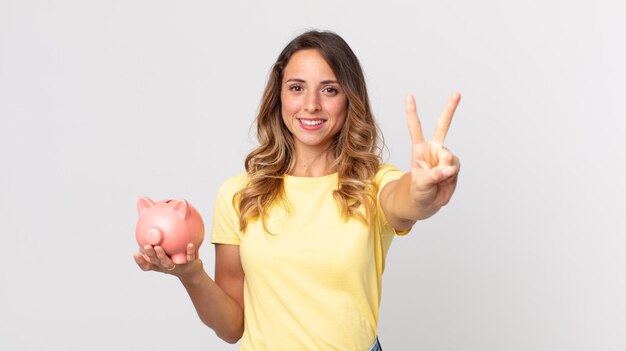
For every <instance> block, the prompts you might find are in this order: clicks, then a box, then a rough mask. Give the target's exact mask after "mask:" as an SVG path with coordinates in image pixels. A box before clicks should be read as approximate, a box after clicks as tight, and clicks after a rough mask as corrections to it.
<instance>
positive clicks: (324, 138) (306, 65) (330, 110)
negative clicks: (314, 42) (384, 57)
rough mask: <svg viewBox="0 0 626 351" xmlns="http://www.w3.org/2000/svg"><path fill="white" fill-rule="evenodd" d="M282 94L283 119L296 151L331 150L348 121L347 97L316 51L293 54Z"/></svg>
mask: <svg viewBox="0 0 626 351" xmlns="http://www.w3.org/2000/svg"><path fill="white" fill-rule="evenodd" d="M280 96H281V106H282V109H281V112H282V117H283V122H284V123H285V125H286V126H287V128H288V129H289V131H290V132H291V133H292V134H293V138H294V142H295V150H296V152H297V153H300V152H309V151H312V152H319V151H323V150H328V148H329V147H330V145H331V144H332V142H333V138H334V137H335V135H337V133H339V131H340V130H341V128H342V127H343V125H344V123H345V120H346V113H347V105H348V100H347V98H346V94H345V92H344V91H343V90H342V88H341V86H340V85H339V82H338V81H337V78H336V77H335V73H334V72H333V70H332V69H331V68H330V66H329V65H328V63H326V60H324V58H323V57H322V55H321V54H320V53H319V52H318V51H317V50H315V49H305V50H300V51H298V52H296V53H295V54H293V56H291V59H290V60H289V62H288V63H287V66H286V67H285V71H284V74H283V80H282V85H281V94H280Z"/></svg>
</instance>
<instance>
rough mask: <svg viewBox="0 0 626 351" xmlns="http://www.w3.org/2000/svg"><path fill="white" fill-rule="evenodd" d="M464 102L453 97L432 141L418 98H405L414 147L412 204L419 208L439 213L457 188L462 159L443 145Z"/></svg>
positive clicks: (441, 117) (440, 118)
mask: <svg viewBox="0 0 626 351" xmlns="http://www.w3.org/2000/svg"><path fill="white" fill-rule="evenodd" d="M460 100H461V94H459V93H454V94H452V96H450V99H449V100H448V102H447V104H446V106H445V108H444V110H443V112H442V113H441V115H440V116H439V119H438V120H437V126H436V127H435V135H434V137H433V139H432V140H431V141H428V140H426V139H424V133H423V132H422V126H421V123H420V119H419V116H418V115H417V108H416V106H415V99H414V98H413V96H411V95H407V97H406V99H405V106H406V123H407V127H408V129H409V133H410V134H411V144H412V149H411V171H410V175H411V176H410V178H411V181H410V185H409V194H410V198H411V200H412V201H411V202H412V203H413V204H415V205H416V206H417V207H419V208H422V209H432V210H434V212H436V211H437V210H438V209H439V208H440V207H441V206H443V205H445V204H447V203H448V201H450V198H451V197H452V194H453V193H454V189H455V188H456V182H457V175H458V173H459V169H460V166H461V165H460V163H459V159H458V157H456V156H454V155H453V154H452V153H451V152H450V151H448V149H446V148H445V147H444V145H443V143H444V140H445V138H446V134H447V133H448V129H449V128H450V123H451V122H452V116H453V115H454V111H455V110H456V107H457V106H458V105H459V101H460ZM434 212H433V213H434Z"/></svg>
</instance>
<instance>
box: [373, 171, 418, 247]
mask: <svg viewBox="0 0 626 351" xmlns="http://www.w3.org/2000/svg"><path fill="white" fill-rule="evenodd" d="M403 174H404V172H402V171H401V170H399V169H397V168H396V167H395V166H393V165H390V164H387V163H385V164H383V165H381V167H380V169H379V170H378V173H376V177H375V179H374V181H375V182H376V185H377V187H378V193H377V194H376V203H377V211H378V216H379V217H380V221H381V222H382V224H383V231H382V234H383V235H386V234H387V235H393V234H394V233H395V234H397V235H406V234H408V233H409V232H410V231H411V229H407V230H396V229H394V228H392V227H391V226H390V225H389V223H388V222H387V219H386V218H385V214H384V213H383V209H382V207H381V206H380V193H381V192H382V190H383V188H384V187H385V185H387V184H389V183H390V182H392V181H394V180H397V179H400V177H402V175H403Z"/></svg>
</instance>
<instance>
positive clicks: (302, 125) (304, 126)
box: [296, 117, 327, 131]
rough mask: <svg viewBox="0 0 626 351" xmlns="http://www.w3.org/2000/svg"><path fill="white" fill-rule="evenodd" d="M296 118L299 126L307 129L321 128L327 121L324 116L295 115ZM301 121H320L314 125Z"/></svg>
mask: <svg viewBox="0 0 626 351" xmlns="http://www.w3.org/2000/svg"><path fill="white" fill-rule="evenodd" d="M296 119H297V120H298V124H299V125H300V128H302V129H304V130H309V131H313V130H318V129H320V128H322V126H323V125H324V123H326V122H327V120H326V119H324V118H310V117H296ZM303 121H321V123H320V124H316V125H308V124H304V122H303Z"/></svg>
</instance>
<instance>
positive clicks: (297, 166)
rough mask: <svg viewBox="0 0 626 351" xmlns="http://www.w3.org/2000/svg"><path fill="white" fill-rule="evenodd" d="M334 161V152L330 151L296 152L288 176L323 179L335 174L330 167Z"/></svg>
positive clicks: (333, 169) (334, 170)
mask: <svg viewBox="0 0 626 351" xmlns="http://www.w3.org/2000/svg"><path fill="white" fill-rule="evenodd" d="M333 161H335V152H334V150H332V149H324V150H321V151H320V150H316V151H313V150H308V151H305V150H296V155H295V162H294V166H293V167H292V169H291V170H290V171H289V175H292V176H296V177H323V176H325V175H329V174H331V173H333V172H336V169H335V167H332V164H333Z"/></svg>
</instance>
